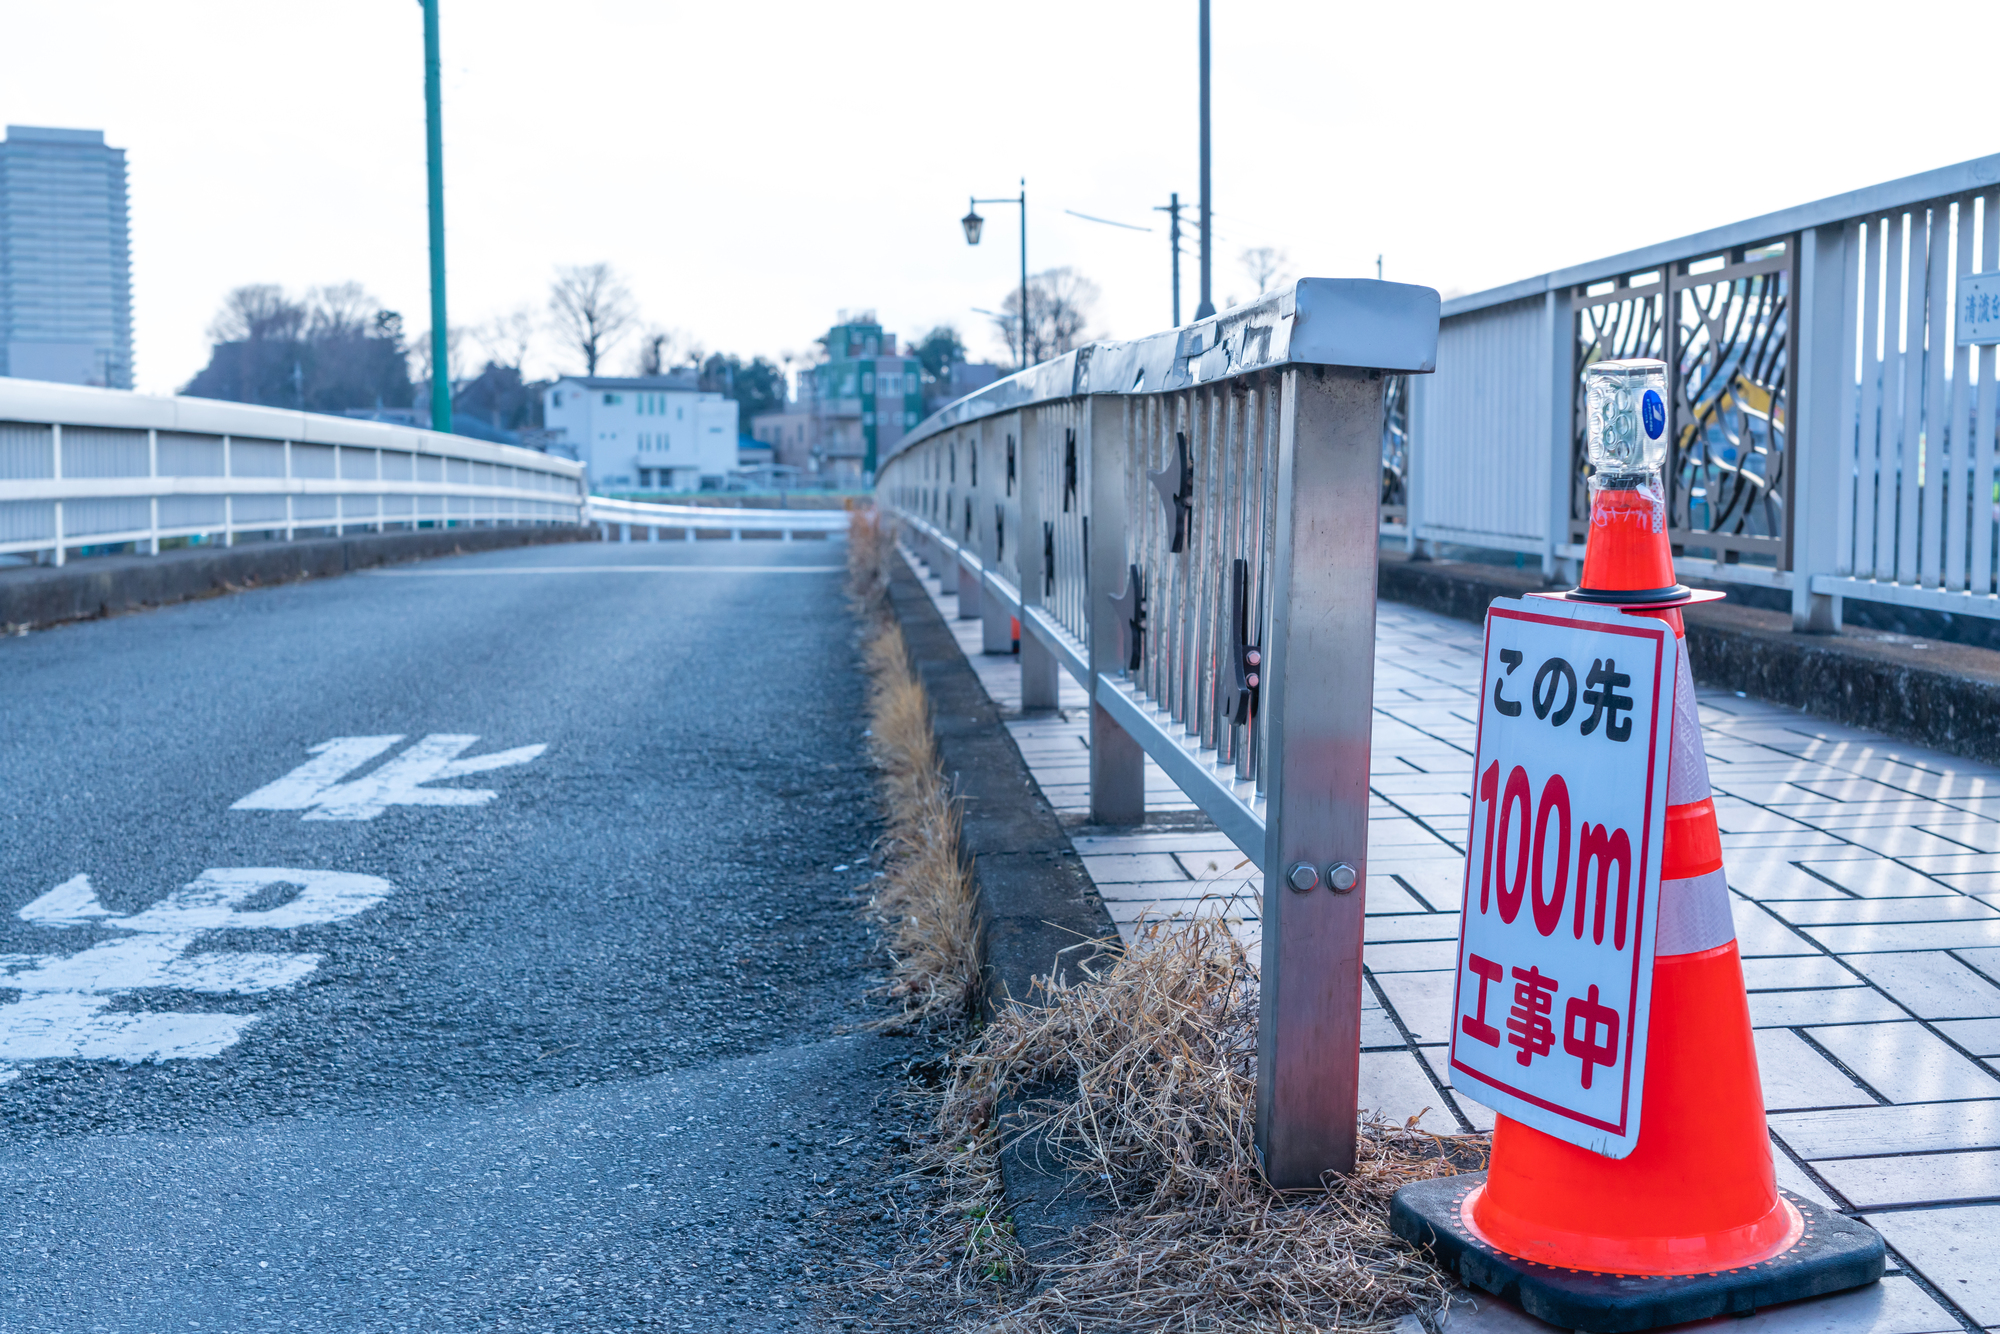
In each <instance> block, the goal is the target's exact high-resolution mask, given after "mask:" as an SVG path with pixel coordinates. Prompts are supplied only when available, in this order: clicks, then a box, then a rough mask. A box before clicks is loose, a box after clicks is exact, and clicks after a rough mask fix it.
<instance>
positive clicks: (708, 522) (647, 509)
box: [586, 496, 849, 542]
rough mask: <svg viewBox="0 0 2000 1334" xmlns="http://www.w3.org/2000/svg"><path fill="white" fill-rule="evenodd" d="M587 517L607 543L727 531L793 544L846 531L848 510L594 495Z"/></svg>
mask: <svg viewBox="0 0 2000 1334" xmlns="http://www.w3.org/2000/svg"><path fill="white" fill-rule="evenodd" d="M586 518H587V519H588V520H589V521H590V522H592V523H595V524H596V525H597V526H598V528H599V530H600V531H601V532H602V534H603V537H604V540H605V541H607V542H613V541H620V542H630V541H631V540H632V535H633V533H634V532H637V533H638V534H639V535H640V537H639V540H640V541H653V542H657V541H659V540H660V535H661V534H662V533H678V534H679V535H680V537H681V538H682V539H683V540H685V541H688V542H693V541H695V540H697V539H696V534H698V533H728V534H729V536H730V538H731V539H732V540H735V541H741V540H742V538H743V535H744V534H745V533H749V534H752V535H753V536H754V535H757V534H763V533H776V534H777V535H778V536H779V537H780V538H782V539H783V540H784V541H787V542H789V541H791V540H792V535H793V534H794V533H824V534H828V535H831V534H834V533H845V532H846V531H847V522H848V518H849V515H848V512H847V511H846V510H844V509H838V510H824V509H796V510H795V509H781V510H773V509H737V508H733V507H730V506H727V505H656V504H652V503H650V502H647V501H641V500H608V499H606V498H605V497H603V496H592V497H591V498H590V502H589V505H588V506H587V508H586Z"/></svg>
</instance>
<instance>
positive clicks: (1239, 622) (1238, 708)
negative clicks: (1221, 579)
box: [1222, 556, 1264, 727]
mask: <svg viewBox="0 0 2000 1334" xmlns="http://www.w3.org/2000/svg"><path fill="white" fill-rule="evenodd" d="M1229 607H1230V610H1229V623H1230V628H1231V632H1232V633H1231V638H1230V651H1229V671H1228V672H1227V673H1225V674H1224V676H1223V686H1224V688H1225V689H1226V690H1227V691H1228V692H1229V693H1228V696H1227V698H1225V699H1224V700H1223V703H1222V712H1223V715H1224V716H1225V717H1226V718H1228V719H1229V721H1230V722H1231V723H1232V724H1234V725H1236V726H1238V727H1241V726H1242V725H1243V724H1245V723H1247V722H1249V721H1250V720H1251V719H1252V718H1254V717H1256V716H1257V691H1258V688H1259V687H1260V686H1261V685H1262V684H1263V679H1264V649H1263V647H1262V646H1261V645H1258V644H1253V643H1251V642H1250V562H1249V561H1247V560H1244V559H1243V558H1242V557H1241V556H1238V557H1237V558H1236V559H1235V560H1234V561H1232V562H1231V563H1230V567H1229Z"/></svg>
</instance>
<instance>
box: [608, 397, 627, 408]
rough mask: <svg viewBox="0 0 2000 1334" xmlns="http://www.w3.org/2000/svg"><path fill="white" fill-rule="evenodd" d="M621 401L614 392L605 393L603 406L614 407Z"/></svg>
mask: <svg viewBox="0 0 2000 1334" xmlns="http://www.w3.org/2000/svg"><path fill="white" fill-rule="evenodd" d="M622 401H623V400H622V399H620V398H619V396H618V395H616V394H606V395H605V396H604V406H605V407H607V408H615V407H617V406H618V404H619V403H620V402H622Z"/></svg>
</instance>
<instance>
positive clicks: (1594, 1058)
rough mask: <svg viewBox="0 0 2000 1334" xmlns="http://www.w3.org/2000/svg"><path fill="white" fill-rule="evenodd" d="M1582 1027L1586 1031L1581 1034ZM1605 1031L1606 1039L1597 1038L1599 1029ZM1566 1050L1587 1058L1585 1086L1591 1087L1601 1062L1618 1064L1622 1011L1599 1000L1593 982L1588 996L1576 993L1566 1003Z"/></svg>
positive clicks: (1564, 1036)
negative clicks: (1593, 1074) (1592, 1078)
mask: <svg viewBox="0 0 2000 1334" xmlns="http://www.w3.org/2000/svg"><path fill="white" fill-rule="evenodd" d="M1579 1027H1581V1028H1582V1030H1583V1032H1582V1034H1581V1035H1579V1034H1578V1032H1577V1029H1578V1028H1579ZM1599 1028H1602V1029H1603V1030H1604V1040H1603V1041H1602V1042H1600V1041H1598V1040H1597V1030H1598V1029H1599ZM1563 1050H1564V1051H1566V1052H1568V1053H1569V1054H1570V1055H1571V1056H1575V1057H1579V1058H1580V1059H1581V1060H1582V1061H1583V1086H1584V1087H1585V1088H1589V1087H1590V1076H1591V1072H1592V1071H1593V1070H1594V1069H1595V1067H1597V1066H1600V1065H1616V1064H1618V1011H1616V1010H1614V1009H1612V1008H1611V1007H1610V1006H1609V1005H1602V1004H1599V1003H1598V999H1597V987H1596V984H1594V983H1593V984H1592V985H1591V988H1590V992H1589V995H1588V999H1586V998H1585V997H1583V996H1572V997H1570V999H1569V1004H1567V1005H1565V1006H1563Z"/></svg>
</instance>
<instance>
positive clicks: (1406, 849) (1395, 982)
mask: <svg viewBox="0 0 2000 1334" xmlns="http://www.w3.org/2000/svg"><path fill="white" fill-rule="evenodd" d="M914 568H916V569H917V570H918V572H919V574H920V575H923V576H924V583H925V587H926V588H927V589H929V591H930V593H931V595H932V598H933V599H934V601H935V602H936V603H937V605H938V607H939V609H940V611H941V612H942V613H943V614H944V616H945V618H946V620H947V622H948V623H949V624H950V625H952V626H953V627H954V629H955V632H956V635H957V638H958V641H959V643H960V645H961V647H963V648H964V650H965V653H966V656H967V659H968V660H969V661H970V662H971V663H972V665H973V667H974V669H975V671H976V672H977V674H978V675H979V678H980V680H981V681H982V683H983V684H984V685H985V687H986V689H987V691H988V693H989V694H990V695H991V696H992V697H993V699H994V701H995V702H996V703H997V704H998V705H999V706H1000V708H1001V710H1002V712H1003V714H1004V715H1005V716H1006V717H1007V718H1008V723H1007V726H1008V729H1009V731H1010V732H1011V733H1012V734H1013V736H1014V738H1015V741H1016V743H1017V744H1018V745H1019V747H1020V749H1021V753H1022V756H1023V758H1024V759H1025V760H1026V761H1027V764H1028V767H1029V769H1030V770H1031V772H1033V774H1034V775H1035V778H1036V781H1037V782H1038V784H1039V785H1040V786H1041V788H1042V791H1043V793H1044V795H1045V796H1046V797H1047V798H1048V800H1049V801H1050V803H1051V804H1052V805H1054V806H1055V808H1056V809H1057V811H1058V812H1059V813H1060V814H1061V815H1062V816H1063V818H1064V822H1065V823H1066V824H1068V825H1069V826H1070V827H1071V831H1072V840H1073V842H1074V844H1075V846H1076V850H1077V852H1078V853H1079V854H1080V855H1081V857H1082V860H1083V864H1084V866H1085V868H1086V869H1087V870H1088V871H1089V873H1090V875H1091V878H1092V880H1093V881H1094V883H1095V884H1096V886H1097V888H1098V891H1099V893H1100V894H1101V895H1102V896H1103V898H1104V901H1105V904H1106V906H1107V907H1108V908H1109V909H1110V912H1111V916H1112V918H1113V920H1115V921H1116V922H1117V923H1118V924H1119V927H1120V929H1121V931H1123V932H1125V933H1126V934H1127V935H1128V937H1129V934H1130V932H1131V929H1132V926H1133V924H1134V923H1136V922H1138V921H1139V920H1140V919H1141V918H1143V917H1146V916H1160V915H1184V914H1196V913H1220V914H1226V915H1228V916H1230V917H1231V918H1232V919H1234V920H1235V922H1236V923H1237V930H1238V931H1239V933H1240V934H1241V936H1242V938H1243V939H1245V940H1246V942H1248V943H1251V944H1253V945H1254V944H1255V942H1256V940H1257V932H1258V914H1259V902H1258V900H1259V895H1260V889H1261V883H1262V873H1261V872H1259V871H1258V870H1257V869H1256V868H1255V867H1254V866H1252V865H1249V864H1247V863H1246V861H1245V859H1244V857H1243V854H1242V853H1241V852H1239V851H1238V850H1237V848H1236V846H1235V845H1234V844H1233V843H1232V842H1231V841H1230V840H1229V839H1228V838H1227V837H1226V836H1224V835H1223V834H1221V833H1219V832H1217V831H1216V830H1215V829H1214V828H1213V826H1212V825H1210V824H1209V823H1208V821H1207V820H1206V819H1205V818H1204V817H1202V816H1201V815H1200V814H1199V813H1198V812H1197V811H1196V810H1195V807H1194V804H1193V803H1192V802H1191V801H1189V800H1188V799H1187V798H1186V797H1185V796H1184V795H1183V794H1182V793H1181V792H1180V791H1179V789H1177V788H1176V787H1175V786H1174V784H1173V783H1172V781H1171V780H1169V779H1168V778H1167V776H1166V775H1165V774H1164V773H1162V772H1161V771H1160V770H1159V768H1158V767H1157V766H1156V765H1155V764H1154V763H1153V762H1152V760H1150V759H1148V760H1147V762H1146V798H1147V818H1148V824H1147V825H1146V826H1144V827H1143V828H1141V829H1139V830H1137V831H1120V830H1113V829H1106V828H1101V827H1092V826H1090V825H1089V824H1088V820H1089V793H1088V782H1087V777H1088V746H1089V741H1090V728H1089V723H1088V708H1087V705H1088V703H1089V701H1088V698H1087V697H1086V696H1085V694H1084V692H1083V690H1082V688H1081V687H1080V686H1078V685H1077V684H1076V683H1075V682H1073V681H1071V680H1070V679H1068V677H1067V676H1066V675H1065V677H1064V679H1063V682H1062V696H1061V704H1062V708H1061V710H1060V711H1059V712H1055V713H1048V712H1038V713H1036V714H1033V715H1029V716H1023V715H1022V713H1021V711H1020V678H1021V673H1020V671H1019V669H1018V667H1017V666H1016V660H1015V659H1014V658H1013V657H1012V656H1003V655H998V654H984V653H982V652H981V642H980V640H981V633H980V623H979V622H978V621H976V620H971V619H967V620H959V619H957V611H958V599H957V593H956V589H955V587H952V586H944V587H941V586H940V584H939V582H938V580H937V579H936V578H935V577H933V576H931V575H930V574H929V572H927V571H925V570H924V568H923V567H922V566H921V565H916V566H915V567H914ZM1376 626H1377V644H1376V664H1375V723H1374V735H1373V760H1372V766H1371V767H1372V772H1371V776H1370V782H1369V787H1370V793H1371V812H1370V815H1371V818H1370V821H1369V839H1368V871H1369V878H1368V886H1367V894H1368V918H1367V921H1368V926H1367V945H1366V949H1365V959H1366V968H1367V976H1368V979H1369V990H1370V992H1371V993H1372V994H1371V995H1369V996H1368V997H1366V1012H1365V1014H1364V1016H1363V1026H1362V1056H1361V1064H1362V1075H1361V1098H1360V1102H1361V1106H1362V1107H1363V1108H1364V1109H1374V1110H1375V1111H1377V1112H1378V1113H1380V1114H1381V1115H1382V1116H1383V1117H1385V1118H1389V1119H1394V1120H1398V1121H1401V1120H1404V1119H1407V1118H1411V1117H1417V1118H1419V1120H1418V1124H1420V1125H1422V1126H1424V1127H1426V1128H1428V1129H1432V1130H1435V1131H1438V1132H1439V1133H1445V1134H1449V1133H1453V1132H1457V1131H1464V1130H1487V1129H1490V1128H1491V1127H1492V1124H1493V1115H1492V1113H1491V1112H1489V1111H1488V1110H1487V1109H1486V1108H1484V1107H1482V1106H1481V1105H1479V1104H1478V1103H1475V1102H1472V1101H1470V1100H1469V1099H1465V1098H1460V1097H1458V1096H1457V1095H1456V1094H1455V1093H1453V1092H1452V1091H1451V1087H1450V1072H1449V1069H1448V1066H1447V1063H1446V1060H1445V1054H1446V1051H1447V1047H1446V1044H1447V1043H1448V1041H1449V1028H1450V1016H1451V1004H1452V994H1451V982H1452V966H1453V960H1454V957H1455V954H1454V951H1455V943H1456V940H1457V936H1458V909H1459V903H1460V896H1461V882H1462V878H1463V873H1464V845H1463V841H1464V838H1465V833H1466V827H1467V822H1468V818H1469V812H1470V808H1471V793H1470V778H1471V772H1472V749H1473V743H1474V713H1473V701H1474V699H1475V698H1476V696H1477V694H1478V689H1479V660H1480V630H1479V627H1477V626H1475V625H1471V624H1468V623H1466V622H1461V621H1455V620H1449V619H1446V618H1444V617H1441V616H1437V615H1434V614H1432V613H1429V612H1425V611H1420V610H1417V609H1414V608H1410V607H1404V606H1398V605H1396V604H1393V603H1384V604H1382V605H1381V607H1380V609H1379V611H1378V614H1377V619H1376ZM1701 714H1702V733H1703V740H1704V742H1705V743H1706V745H1707V748H1708V762H1709V769H1710V775H1711V779H1712V782H1713V785H1714V789H1715V806H1716V815H1717V820H1718V823H1719V825H1720V827H1721V830H1722V844H1723V853H1724V856H1725V858H1726V859H1727V869H1728V873H1729V880H1730V886H1731V888H1732V889H1733V890H1734V891H1735V894H1736V903H1735V914H1736V931H1737V937H1738V940H1739V942H1740V944H1741V947H1742V952H1743V959H1744V977H1745V982H1746V984H1747V986H1748V988H1749V992H1750V1010H1751V1017H1752V1022H1753V1023H1754V1024H1755V1025H1756V1035H1757V1046H1758V1055H1759V1063H1760V1065H1761V1067H1762V1073H1763V1082H1764V1096H1765V1105H1766V1107H1767V1109H1768V1110H1769V1113H1770V1125H1771V1131H1772V1137H1773V1142H1774V1144H1775V1146H1776V1147H1777V1149H1778V1152H1777V1153H1776V1155H1775V1159H1776V1162H1777V1168H1778V1179H1779V1184H1780V1185H1781V1186H1783V1187H1785V1188H1786V1189H1788V1190H1792V1191H1796V1192H1798V1193H1799V1194H1801V1195H1804V1196H1806V1197H1807V1198H1810V1199H1813V1200H1816V1201H1818V1202H1820V1203H1822V1204H1827V1205H1830V1206H1832V1207H1837V1208H1841V1209H1844V1210H1846V1211H1848V1212H1851V1213H1856V1214H1859V1215H1861V1216H1863V1217H1865V1218H1867V1220H1868V1221H1869V1222H1870V1223H1872V1224H1874V1225H1875V1226H1876V1227H1877V1228H1878V1229H1879V1230H1880V1231H1881V1232H1882V1234H1883V1236H1884V1237H1885V1238H1887V1240H1888V1243H1889V1245H1890V1246H1891V1248H1892V1249H1893V1251H1894V1253H1895V1254H1896V1255H1898V1256H1900V1257H1901V1263H1902V1265H1903V1266H1904V1267H1905V1272H1904V1273H1901V1274H1892V1275H1891V1277H1890V1278H1888V1279H1887V1280H1885V1281H1884V1283H1883V1284H1882V1285H1881V1286H1880V1288H1879V1289H1868V1290H1863V1291H1861V1292H1856V1293H1849V1294H1843V1295H1840V1296H1836V1297H1832V1298H1827V1299H1823V1300H1822V1301H1819V1302H1814V1303H1808V1304H1806V1305H1805V1306H1803V1307H1800V1308H1787V1309H1786V1310H1785V1311H1780V1312H1773V1313H1770V1314H1767V1315H1765V1316H1761V1317H1758V1319H1760V1320H1763V1321H1765V1322H1778V1323H1783V1324H1785V1326H1786V1327H1787V1328H1806V1327H1808V1326H1810V1327H1811V1328H1814V1329H1822V1328H1824V1329H1839V1330H1843V1331H1846V1330H1868V1331H1871V1334H1928V1332H1929V1331H1950V1330H1956V1329H1960V1328H1962V1327H1963V1325H1962V1322H1961V1321H1959V1320H1958V1319H1957V1318H1956V1317H1955V1316H1954V1315H1953V1314H1951V1313H1950V1312H1949V1311H1948V1310H1947V1309H1946V1308H1945V1307H1943V1306H1941V1305H1940V1304H1939V1303H1937V1302H1936V1301H1935V1300H1933V1299H1932V1297H1931V1296H1930V1295H1928V1294H1926V1292H1925V1291H1924V1288H1925V1287H1926V1286H1929V1287H1931V1288H1933V1289H1934V1290H1935V1291H1937V1292H1941V1293H1943V1294H1944V1295H1945V1296H1947V1297H1948V1298H1949V1299H1950V1300H1951V1301H1952V1302H1953V1303H1954V1304H1956V1305H1957V1306H1958V1307H1959V1308H1960V1309H1961V1310H1963V1311H1965V1312H1966V1313H1967V1314H1968V1315H1969V1316H1970V1317H1971V1318H1972V1319H1973V1320H1975V1321H1977V1322H1978V1324H1979V1325H1980V1326H1982V1327H1985V1328H1994V1327H2000V1270H1996V1269H1995V1268H1994V1266H1993V1264H1992V1260H1991V1257H1992V1255H1993V1253H1994V1249H1995V1245H1996V1243H2000V1078H1996V1076H1995V1074H1994V1069H1993V1064H1994V1061H1995V1060H1996V1059H2000V985H1996V984H1995V979H2000V907H1996V906H1995V905H1996V904H2000V769H1992V768H1987V767H1984V766H1981V765H1977V764H1972V763H1970V762H1967V761H1965V760H1961V759H1957V758H1955V757H1952V756H1949V755H1944V754H1940V753H1938V752H1936V751H1930V750H1925V749H1923V748H1921V747H1916V746H1912V745H1908V744H1905V743H1902V742H1897V741H1893V740H1890V739H1888V738H1885V737H1882V736H1879V735H1875V734H1872V733H1869V732H1865V731H1861V730H1859V729H1856V728H1851V727H1843V726H1840V725H1837V724H1832V723H1828V722H1825V721H1824V720H1821V719H1818V718H1814V717H1812V716H1810V715H1805V714H1800V713H1795V712H1792V711H1790V710H1786V709H1779V708H1775V707H1772V706H1770V705H1765V704H1761V703H1759V702H1757V701H1755V700H1750V699H1745V698H1742V697H1740V696H1737V695H1734V694H1721V695H1718V694H1716V693H1715V692H1711V691H1703V692H1702V693H1701ZM1892 1267H1893V1262H1892ZM1519 1318H1520V1317H1516V1319H1519ZM1801 1320H1803V1321H1804V1322H1805V1323H1804V1324H1800V1323H1798V1322H1799V1321H1801Z"/></svg>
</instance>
